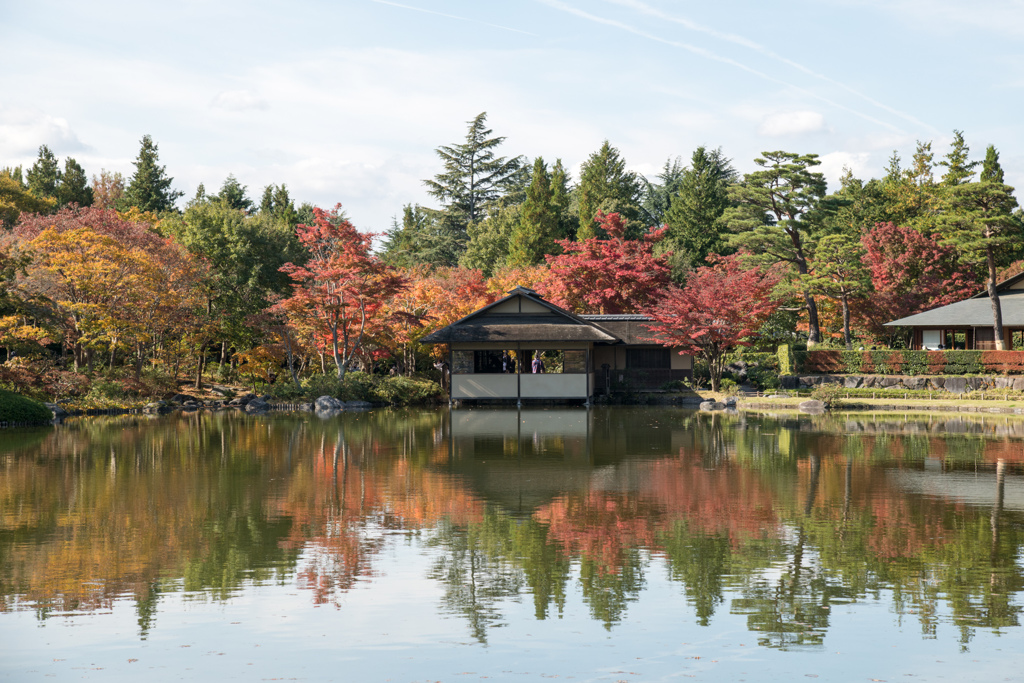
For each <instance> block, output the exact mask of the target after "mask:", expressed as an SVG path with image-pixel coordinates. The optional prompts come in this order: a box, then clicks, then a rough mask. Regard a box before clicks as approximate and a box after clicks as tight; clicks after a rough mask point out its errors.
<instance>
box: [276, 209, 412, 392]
mask: <svg viewBox="0 0 1024 683" xmlns="http://www.w3.org/2000/svg"><path fill="white" fill-rule="evenodd" d="M340 209H341V205H340V204H339V205H338V206H336V207H335V208H334V210H333V211H331V212H327V211H324V210H323V209H319V208H318V209H314V215H315V216H316V220H315V221H314V222H313V224H312V225H299V226H298V228H297V231H298V237H299V241H300V242H301V243H302V245H303V246H304V247H306V249H307V250H308V252H309V254H310V258H309V260H308V261H307V262H306V263H305V264H304V265H296V264H294V263H288V264H285V265H284V266H283V267H282V268H281V270H283V271H284V272H286V273H287V274H288V275H289V276H290V277H291V278H292V280H294V282H295V284H294V286H293V291H292V296H291V297H289V298H288V299H286V300H285V301H284V302H282V304H281V306H282V307H283V308H284V309H285V310H287V311H288V312H289V314H290V315H291V316H293V317H295V318H297V319H302V318H309V319H312V320H315V321H316V326H317V332H318V333H319V334H320V335H322V336H323V337H326V338H327V339H329V343H330V346H329V349H330V352H331V356H332V358H333V359H334V364H335V367H336V368H337V371H338V378H339V379H340V378H343V377H344V376H345V370H346V368H347V366H348V364H349V363H350V362H351V361H352V359H353V357H354V356H355V354H356V352H358V351H359V350H360V348H361V347H362V343H363V335H364V334H365V332H366V329H367V326H368V325H369V324H370V322H371V320H372V318H373V316H374V315H375V314H376V313H377V312H378V311H379V310H380V309H381V307H382V306H383V305H384V302H385V301H387V299H388V298H389V297H391V296H393V295H394V294H395V293H397V292H399V291H401V290H402V289H404V288H405V286H406V281H405V279H404V278H403V277H402V276H401V275H400V274H399V273H398V272H397V271H396V270H394V269H393V268H391V267H389V266H388V265H386V264H385V263H384V262H382V261H381V260H380V259H379V258H377V257H376V256H374V255H373V254H372V253H371V248H372V246H373V238H374V235H373V234H372V233H361V232H359V231H358V230H356V228H355V226H353V225H352V224H351V223H350V222H349V221H348V220H345V219H342V218H341V217H340V215H339V214H340Z"/></svg>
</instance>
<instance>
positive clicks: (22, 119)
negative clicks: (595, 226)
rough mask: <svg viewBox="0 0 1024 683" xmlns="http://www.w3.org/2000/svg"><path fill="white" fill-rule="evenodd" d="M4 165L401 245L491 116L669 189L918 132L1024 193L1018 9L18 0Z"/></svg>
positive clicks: (910, 144) (945, 1)
mask: <svg viewBox="0 0 1024 683" xmlns="http://www.w3.org/2000/svg"><path fill="white" fill-rule="evenodd" d="M0 45H3V46H4V54H5V67H4V68H3V69H2V70H0V166H7V165H15V164H25V165H29V164H31V163H32V161H33V160H34V158H35V156H36V150H37V148H38V146H39V145H41V144H47V145H49V146H50V147H51V149H53V150H54V151H55V152H56V153H57V154H58V156H61V157H64V156H67V155H70V156H74V157H75V158H76V159H77V160H78V161H79V162H80V163H82V165H83V166H85V168H86V171H87V172H88V173H90V174H92V173H97V172H99V170H100V169H101V168H106V169H108V170H115V171H120V172H122V173H124V174H126V175H129V174H130V173H131V172H132V170H133V167H132V165H131V162H132V160H133V159H134V158H135V156H136V154H137V153H138V148H139V140H140V138H141V137H142V135H144V134H147V133H148V134H150V135H152V136H153V138H154V140H155V141H156V142H157V143H158V144H159V146H160V157H161V161H162V163H164V164H165V165H166V167H167V172H168V174H169V175H171V176H173V177H174V179H175V183H174V184H175V187H176V188H177V189H180V190H182V191H184V192H185V193H186V194H187V195H191V194H192V193H193V192H194V191H195V188H196V186H197V185H198V183H200V182H203V183H205V185H206V187H207V189H208V190H215V189H217V188H218V187H219V186H220V184H221V182H222V181H223V180H224V178H225V177H226V176H227V175H228V174H229V173H233V174H234V175H235V176H236V177H237V178H238V179H239V180H240V181H241V182H242V183H244V184H246V185H248V186H249V191H250V194H251V195H253V196H258V194H259V192H260V190H261V189H262V187H263V186H264V185H267V184H269V183H275V184H280V183H286V184H287V185H288V187H289V189H290V190H291V192H292V196H293V197H295V198H296V199H297V200H299V201H311V202H314V203H317V204H320V205H323V206H330V205H333V204H334V203H336V202H341V203H342V204H343V205H344V207H345V209H346V211H347V212H348V214H349V216H350V217H351V218H352V220H353V222H354V223H355V224H356V225H357V226H358V227H360V228H361V229H364V230H373V231H382V230H385V229H387V228H388V226H389V224H390V221H391V217H392V216H394V215H396V214H400V211H401V207H402V205H403V204H405V203H408V202H417V203H422V204H426V205H433V201H432V200H431V199H430V198H429V197H428V196H427V195H426V193H425V192H424V189H423V185H422V182H421V181H422V180H423V179H424V178H429V177H431V176H433V175H434V174H435V173H437V172H438V171H439V170H440V167H439V164H438V161H437V158H436V156H435V154H434V149H435V148H436V147H437V146H439V145H442V144H450V143H455V142H458V141H460V140H461V139H462V138H463V136H464V135H465V131H466V122H467V121H469V120H470V119H472V118H473V117H474V116H476V115H477V114H478V113H480V112H482V111H486V112H487V113H488V123H489V125H490V126H491V128H493V130H494V132H495V134H497V135H502V136H505V137H506V141H505V144H504V145H503V147H502V148H501V150H502V153H504V154H506V155H510V156H511V155H516V154H522V155H525V156H527V157H531V158H532V157H534V156H537V155H541V156H543V157H544V158H545V159H546V160H548V161H554V159H555V158H561V159H562V160H563V161H564V163H565V164H566V165H567V166H568V167H570V168H572V169H574V170H575V169H577V168H578V167H579V164H580V163H581V162H582V161H583V160H585V159H586V157H587V155H589V154H590V153H591V152H593V151H595V150H596V149H597V148H598V147H599V146H600V145H601V142H602V141H603V140H604V139H608V140H609V141H610V142H611V143H612V144H613V145H614V146H616V147H618V148H619V150H620V151H621V153H622V155H623V156H624V158H625V159H626V161H627V162H628V164H629V166H630V167H631V168H632V169H633V170H636V171H638V172H640V173H643V174H644V175H646V176H648V177H649V178H652V179H653V177H654V175H655V174H656V173H657V172H658V170H659V169H660V168H661V167H662V165H663V164H664V162H665V160H666V159H668V158H670V157H673V158H674V157H676V156H682V157H683V158H684V160H686V159H688V158H689V156H690V154H691V153H692V151H693V149H694V148H695V147H697V146H698V145H702V144H703V145H707V146H710V147H722V149H723V151H724V152H725V154H726V155H727V156H729V157H730V158H732V159H733V160H734V165H735V166H736V167H737V168H738V169H739V170H740V171H741V172H746V171H751V170H753V169H754V165H753V159H754V158H755V157H756V156H757V155H758V154H759V153H760V152H761V151H765V150H777V149H782V150H787V151H793V152H800V153H816V154H819V155H820V156H821V158H822V161H823V163H822V166H821V169H822V170H823V171H824V172H825V173H826V175H827V177H828V178H829V179H830V186H833V187H834V186H835V181H836V179H837V178H838V176H839V174H840V172H841V170H842V167H843V166H844V165H847V166H849V167H851V168H852V169H853V170H854V172H855V173H856V174H857V175H858V176H859V177H862V178H870V177H877V176H880V175H881V174H882V173H883V170H882V169H883V167H884V165H885V163H886V160H887V159H888V157H889V156H890V154H891V153H892V152H893V150H897V151H898V152H899V153H900V154H901V155H902V156H903V157H904V159H909V157H910V155H911V154H912V153H913V149H914V144H915V141H916V140H931V141H933V147H934V149H935V150H936V152H937V154H936V157H937V158H938V157H940V156H941V155H942V154H944V153H945V151H946V149H947V145H948V143H949V140H950V138H951V137H952V131H953V129H960V130H963V131H964V134H965V137H966V139H967V142H968V144H969V145H970V147H971V151H972V156H973V157H974V158H978V159H980V158H982V157H983V156H984V150H985V147H986V146H987V145H989V144H994V145H996V147H997V148H998V149H999V151H1000V155H1001V159H1002V162H1003V166H1004V168H1005V170H1006V172H1007V182H1009V183H1010V184H1012V185H1015V186H1017V187H1022V186H1024V127H1022V125H1021V123H1020V121H1021V118H1022V111H1024V2H1021V1H1020V0H976V1H974V2H966V1H954V0H814V1H808V2H779V3H766V2H718V3H712V2H702V3H697V2H680V1H671V0H505V1H503V2H494V1H492V2H481V1H480V0H477V1H476V2H472V1H469V0H400V1H394V2H392V1H391V0H387V1H385V0H335V1H333V2H326V1H324V2H320V1H314V0H296V1H293V2H288V3H282V2H269V1H259V0H257V1H255V2H252V1H250V2H241V1H240V0H239V1H224V2H217V1H211V2H197V1H193V0H179V1H178V2H176V3H173V4H171V3H166V2H160V3H157V2H148V1H141V0H134V1H133V2H125V1H123V0H90V2H81V1H80V0H79V1H78V2H68V1H64V0H34V1H33V2H14V1H13V0H0Z"/></svg>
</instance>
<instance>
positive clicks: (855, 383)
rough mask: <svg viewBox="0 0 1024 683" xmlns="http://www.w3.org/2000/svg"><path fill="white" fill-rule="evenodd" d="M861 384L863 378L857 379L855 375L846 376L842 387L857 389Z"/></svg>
mask: <svg viewBox="0 0 1024 683" xmlns="http://www.w3.org/2000/svg"><path fill="white" fill-rule="evenodd" d="M863 383H864V378H863V377H858V376H857V375H847V376H846V377H845V378H844V379H843V386H844V387H846V388H847V389H859V388H860V385H861V384H863Z"/></svg>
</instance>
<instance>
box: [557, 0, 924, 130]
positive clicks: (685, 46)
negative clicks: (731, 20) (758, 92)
mask: <svg viewBox="0 0 1024 683" xmlns="http://www.w3.org/2000/svg"><path fill="white" fill-rule="evenodd" d="M538 2H541V3H543V4H545V5H548V6H549V7H553V8H554V9H557V10H561V11H563V12H567V13H569V14H574V15H576V16H578V17H580V18H582V19H586V20H588V21H593V22H595V23H598V24H604V25H605V26H612V27H614V28H617V29H620V30H622V31H626V32H628V33H632V34H633V35H636V36H640V37H641V38H646V39H648V40H653V41H655V42H658V43H663V44H665V45H671V46H672V47H676V48H679V49H681V50H686V51H688V52H692V53H693V54H695V55H699V56H701V57H704V58H705V59H710V60H712V61H716V62H721V63H723V64H728V65H730V66H733V67H735V68H737V69H740V70H742V71H746V72H747V73H749V74H753V75H754V76H757V77H758V78H761V79H764V80H766V81H769V82H771V83H776V84H778V85H781V86H785V87H787V88H792V89H793V90H796V91H797V92H801V93H803V94H804V95H807V96H808V97H811V98H813V99H816V100H819V101H821V102H824V103H826V104H828V105H830V106H832V107H835V108H836V109H842V110H843V111H846V112H849V113H851V114H853V115H854V116H857V117H860V118H862V119H864V120H865V121H870V122H871V123H874V124H875V125H878V126H882V127H883V128H888V129H889V130H891V131H893V132H896V133H900V134H901V135H905V134H906V131H904V130H902V129H900V128H898V127H897V126H894V125H893V124H891V123H888V122H886V121H881V120H879V119H876V118H875V117H873V116H870V115H868V114H865V113H864V112H861V111H858V110H856V109H853V108H852V107H848V106H846V105H844V104H840V103H839V102H836V101H834V100H830V99H829V98H827V97H824V96H822V95H818V94H817V93H814V92H811V91H810V90H807V89H806V88H801V87H800V86H798V85H794V84H792V83H789V82H787V81H783V80H782V79H779V78H776V77H774V76H772V75H771V74H766V73H764V72H763V71H758V70H757V69H754V68H751V67H749V66H747V65H746V64H743V63H742V62H738V61H736V60H735V59H730V58H728V57H722V56H721V55H717V54H715V53H714V52H711V51H710V50H706V49H704V48H702V47H697V46H695V45H690V44H689V43H682V42H679V41H676V40H668V39H667V38H662V37H660V36H656V35H654V34H652V33H647V32H646V31H641V30H640V29H638V28H636V27H635V26H630V25H629V24H625V23H623V22H621V21H616V20H614V19H605V18H604V17H599V16H596V15H593V14H590V13H589V12H584V11H583V10H580V9H576V8H575V7H572V6H570V5H566V4H565V3H563V2H560V1H559V0H538Z"/></svg>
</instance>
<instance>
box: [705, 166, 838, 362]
mask: <svg viewBox="0 0 1024 683" xmlns="http://www.w3.org/2000/svg"><path fill="white" fill-rule="evenodd" d="M763 154H764V158H759V159H754V163H755V164H757V165H758V166H760V167H761V168H762V169H763V170H760V171H755V172H753V173H748V174H746V175H745V176H744V177H743V182H741V183H739V184H737V185H733V186H732V187H730V188H729V199H730V201H731V202H733V203H734V204H735V205H736V206H735V207H734V208H731V209H730V210H729V211H727V212H726V214H725V216H724V217H723V220H725V221H726V223H727V225H728V226H729V229H730V230H731V231H733V232H734V233H735V234H733V235H732V236H731V237H730V239H729V246H731V247H733V248H736V249H740V248H746V249H747V250H749V251H750V252H751V253H752V254H754V255H755V256H756V258H758V259H760V260H762V261H764V262H765V263H788V264H790V265H792V267H793V269H794V270H795V271H796V275H797V280H799V277H800V276H805V275H807V274H808V273H810V260H811V257H812V255H813V254H812V251H811V246H812V243H813V241H812V238H813V233H814V232H815V230H816V228H817V227H818V225H819V221H820V220H822V218H823V217H822V216H821V215H820V214H821V213H822V212H823V211H824V210H825V208H826V207H824V206H822V200H823V199H824V197H825V192H826V189H827V184H826V182H825V176H823V175H822V174H821V173H819V172H817V171H812V170H811V169H813V168H814V167H815V166H818V165H819V164H820V163H821V162H820V161H818V155H817V154H804V155H800V154H794V153H792V152H782V151H779V152H764V153H763ZM802 294H803V299H804V306H805V308H806V309H807V327H808V334H807V343H808V345H813V344H817V343H818V342H819V341H821V330H820V325H819V322H818V305H817V303H816V302H815V300H814V297H813V296H812V294H811V293H810V292H809V291H808V290H807V289H804V291H803V292H802Z"/></svg>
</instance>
